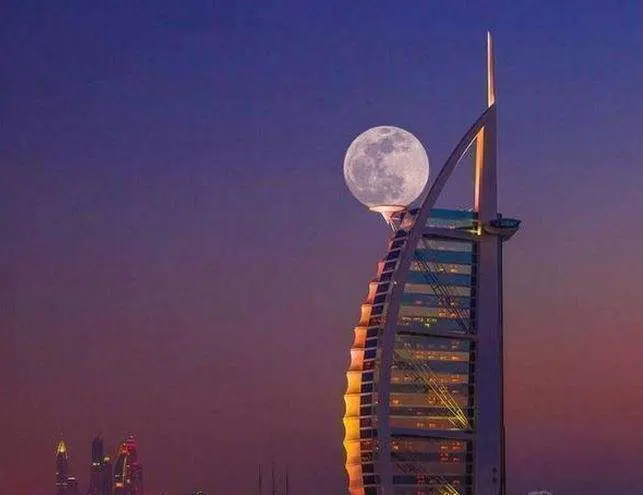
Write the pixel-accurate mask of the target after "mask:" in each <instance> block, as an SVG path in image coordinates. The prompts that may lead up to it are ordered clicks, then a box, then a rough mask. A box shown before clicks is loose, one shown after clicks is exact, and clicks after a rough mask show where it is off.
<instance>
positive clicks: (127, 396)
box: [0, 0, 643, 495]
mask: <svg viewBox="0 0 643 495" xmlns="http://www.w3.org/2000/svg"><path fill="white" fill-rule="evenodd" d="M241 4H244V5H241ZM0 18H1V19H2V21H1V28H0V47H2V48H1V49H0V60H1V64H2V71H0V105H1V106H0V117H1V122H2V126H1V130H0V149H1V166H0V228H1V238H2V242H0V302H1V304H2V307H1V308H0V332H1V333H0V342H1V345H0V401H1V406H0V433H1V435H2V442H1V443H2V445H1V446H0V492H1V493H4V494H11V495H50V494H51V493H53V481H54V451H55V447H56V443H57V441H58V439H59V438H60V435H61V433H63V434H64V438H65V439H66V440H67V442H68V444H69V449H70V454H71V463H72V469H73V471H74V473H75V474H76V475H77V476H78V477H79V478H80V479H81V485H82V486H83V487H86V484H87V477H88V476H87V471H88V463H89V453H90V442H91V439H92V437H93V436H94V434H95V433H96V432H98V431H102V432H103V435H104V436H105V438H106V441H107V444H108V447H109V449H110V451H112V452H113V451H114V450H115V448H116V445H117V442H118V441H120V440H121V439H122V438H123V437H124V436H125V435H126V434H127V433H128V432H134V433H135V434H136V435H137V438H138V441H139V449H140V456H141V459H142V461H143V463H144V466H145V479H146V485H147V487H148V491H147V493H148V494H154V495H156V494H157V493H159V492H160V491H161V490H168V491H169V492H170V493H171V494H172V495H183V494H184V493H187V492H188V490H190V489H192V488H193V487H201V488H203V489H205V490H206V491H208V492H209V493H211V494H215V493H226V494H228V495H246V494H249V493H251V492H252V487H253V480H254V473H255V470H256V464H257V463H258V462H262V463H264V465H268V464H269V462H270V459H271V458H273V459H274V460H275V462H276V463H277V464H280V465H282V466H285V465H288V466H289V467H290V472H291V482H292V483H291V485H292V487H293V492H294V493H296V494H306V495H329V494H340V493H345V482H346V481H345V474H344V470H343V461H344V458H343V455H344V454H343V449H342V445H341V441H342V435H343V428H342V424H341V418H342V414H343V407H344V405H343V400H342V395H343V393H344V388H345V376H344V373H345V370H346V367H347V365H348V349H349V347H350V343H351V338H352V327H353V326H354V324H355V322H356V320H357V316H358V309H359V305H360V303H361V301H362V299H363V297H364V295H365V293H366V288H367V282H368V280H369V279H370V278H372V276H373V275H374V271H375V264H376V262H377V260H378V259H379V258H380V257H381V256H382V255H383V253H384V250H385V247H386V243H385V241H386V237H387V231H386V229H385V227H384V226H383V224H382V222H381V221H380V220H379V219H378V218H377V217H376V216H375V215H373V214H370V213H369V212H368V211H366V210H365V209H364V208H362V207H361V206H360V205H359V204H358V203H357V202H356V201H355V200H354V199H353V198H352V197H351V196H350V194H349V193H348V191H347V189H346V187H345V185H344V182H343V176H342V172H341V162H342V159H343V153H344V152H345V150H346V148H347V146H348V144H349V143H350V141H351V140H352V139H353V138H354V137H355V135H356V134H358V133H359V132H361V131H362V130H364V129H366V128H368V127H371V126H373V125H381V124H393V125H398V126H401V127H404V128H406V129H408V130H410V131H412V132H413V133H415V134H416V135H417V136H418V137H420V138H421V139H422V141H423V142H425V143H426V145H427V148H428V150H429V154H430V158H431V160H432V163H433V176H435V171H436V170H437V168H438V167H439V166H440V165H441V163H443V161H444V160H445V159H446V157H447V155H448V153H449V151H450V149H451V147H452V146H454V145H455V144H456V142H457V141H458V139H459V137H460V135H461V134H463V133H464V131H465V130H466V129H467V127H468V126H469V125H470V124H471V123H472V122H473V120H475V118H476V117H477V116H478V114H479V113H480V112H481V111H482V109H483V107H484V97H485V93H484V91H485V88H484V37H485V31H486V30H487V29H491V30H492V31H493V33H494V39H495V42H496V57H497V80H498V91H497V97H498V105H499V112H500V114H499V115H500V128H499V131H500V160H501V161H500V187H501V207H502V210H503V211H504V212H505V214H506V215H510V216H516V217H519V218H521V219H522V220H523V222H524V223H523V230H522V231H521V232H520V234H519V235H518V236H516V238H515V239H514V240H512V241H511V243H509V244H508V245H507V250H506V259H505V294H506V300H505V305H506V309H505V314H506V340H507V349H506V351H507V377H506V378H507V393H508V397H507V427H508V455H509V459H508V468H509V473H508V476H509V487H510V490H511V494H516V495H518V494H524V493H526V492H527V491H528V490H529V489H534V488H537V487H545V488H550V489H552V490H554V491H555V493H557V494H583V495H599V494H605V493H619V494H622V495H639V494H640V493H641V486H642V485H643V474H642V471H641V468H640V465H641V459H643V429H642V428H641V425H642V424H643V378H642V377H643V365H642V364H641V357H640V356H641V348H642V347H643V332H642V330H643V328H642V324H641V321H643V304H641V295H640V294H641V289H640V287H641V283H640V281H641V279H642V278H643V263H641V260H640V258H641V254H640V253H641V246H643V230H642V229H641V228H640V223H641V220H640V215H641V208H642V206H643V201H642V199H641V193H640V191H641V188H642V187H643V163H642V158H641V157H642V156H643V139H641V136H640V122H641V119H642V118H643V98H642V97H641V92H642V88H643V62H642V58H641V54H642V53H643V30H641V29H640V26H641V25H642V24H643V6H642V4H641V2H636V1H631V2H630V1H623V2H597V1H583V2H581V1H570V2H554V1H544V2H543V1H520V2H516V1H498V2H491V1H489V2H486V1H480V2H454V1H447V0H442V1H437V0H422V1H420V0H409V1H405V2H399V1H395V2H394V1H378V2H367V1H363V0H357V1H351V2H346V1H343V0H325V1H323V2H311V1H308V2H306V1H303V2H302V1H295V0H291V1H270V0H264V1H261V2H237V1H234V0H227V1H226V0H224V1H221V2H220V1H218V0H216V1H215V2H214V4H213V3H212V2H210V1H199V0H194V1H191V2H186V1H183V0H141V1H132V0H109V1H87V0H65V1H62V2H46V1H30V0H5V1H4V2H2V6H1V7H0Z"/></svg>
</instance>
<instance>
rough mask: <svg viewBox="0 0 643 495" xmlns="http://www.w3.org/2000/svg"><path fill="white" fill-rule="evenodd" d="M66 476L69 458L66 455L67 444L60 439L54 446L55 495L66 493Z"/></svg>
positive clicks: (64, 494)
mask: <svg viewBox="0 0 643 495" xmlns="http://www.w3.org/2000/svg"><path fill="white" fill-rule="evenodd" d="M68 476H69V458H68V457H67V446H66V445H65V442H64V441H63V440H61V441H60V442H58V447H57V448H56V495H66V493H67V477H68Z"/></svg>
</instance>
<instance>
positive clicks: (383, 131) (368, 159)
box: [344, 126, 429, 209]
mask: <svg viewBox="0 0 643 495" xmlns="http://www.w3.org/2000/svg"><path fill="white" fill-rule="evenodd" d="M344 179H345V180H346V185H347V186H348V189H350V191H351V193H353V195H354V196H355V197H356V198H357V200H358V201H360V202H361V203H363V204H364V205H366V206H368V207H369V208H371V209H374V208H378V207H390V206H400V207H406V206H408V205H410V204H411V203H412V202H413V201H415V200H416V199H417V198H418V197H419V196H420V194H422V191H423V190H424V186H425V185H426V183H427V181H428V180H429V157H428V156H427V154H426V150H425V149H424V146H422V143H420V141H419V140H418V139H417V138H416V137H415V136H414V135H413V134H411V133H410V132H408V131H405V130H404V129H400V128H399V127H393V126H379V127H373V128H371V129H369V130H367V131H365V132H363V133H362V134H360V135H359V136H357V138H355V140H354V141H353V142H352V143H351V145H350V146H349V147H348V151H346V157H345V158H344Z"/></svg>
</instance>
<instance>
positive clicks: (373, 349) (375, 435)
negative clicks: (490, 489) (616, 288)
mask: <svg viewBox="0 0 643 495" xmlns="http://www.w3.org/2000/svg"><path fill="white" fill-rule="evenodd" d="M413 214H414V212H410V213H407V214H406V215H411V216H412V215H413ZM475 223H476V219H475V214H474V213H472V212H464V211H455V210H433V211H432V213H431V215H430V218H429V220H428V221H427V223H426V227H427V228H426V229H425V232H424V234H423V235H422V237H421V239H420V240H419V241H418V242H417V243H416V245H414V246H407V245H406V242H407V241H406V237H407V231H406V230H403V229H401V230H398V231H397V233H396V234H395V235H394V236H393V238H392V239H391V241H390V244H389V252H388V254H387V255H386V256H385V258H384V259H383V260H382V262H380V264H379V267H378V274H377V278H376V279H375V280H373V281H372V282H371V285H370V288H369V294H368V296H367V300H366V302H365V304H364V306H363V308H362V318H361V319H360V322H359V324H358V327H356V329H355V335H356V337H355V342H354V345H353V349H352V359H351V369H350V370H349V373H348V377H349V387H348V390H347V395H346V405H347V409H346V411H347V412H346V417H345V419H344V423H345V426H346V438H345V442H344V445H345V447H346V451H347V470H348V472H349V478H350V485H349V493H351V494H356V495H357V494H359V495H375V494H378V495H379V494H380V493H381V491H380V482H381V479H380V477H381V473H380V472H379V469H381V466H382V463H383V462H389V463H390V473H391V476H392V481H393V489H394V493H395V495H407V494H408V495H411V494H412V495H419V494H427V495H428V494H435V495H438V494H440V495H443V494H447V495H456V494H459V495H468V494H471V493H473V492H472V490H473V488H472V476H473V452H472V441H471V439H468V436H469V437H470V435H471V434H472V433H473V432H474V430H475V410H474V409H475V355H476V342H475V328H474V326H475V325H474V322H475V309H476V289H475V287H476V269H477V266H476V242H475V240H474V236H469V237H470V239H468V240H467V239H466V236H465V239H464V240H463V238H462V237H463V236H462V235H457V236H453V237H449V232H450V231H453V232H457V233H458V234H460V231H461V230H462V229H466V230H467V231H469V230H471V229H474V228H475ZM405 224H406V225H412V222H409V219H408V218H407V219H406V220H405ZM407 250H412V254H411V260H410V264H409V265H408V270H407V271H406V275H405V276H401V277H400V276H398V275H399V273H398V269H399V263H400V260H401V259H402V257H403V255H404V253H406V252H407ZM395 284H403V289H402V291H401V295H400V297H399V304H398V305H397V306H396V309H391V310H389V306H391V300H390V298H391V293H392V288H393V287H394V285H395ZM394 307H395V306H394ZM391 321H394V322H395V325H394V332H393V335H392V340H391V341H390V342H392V356H391V360H390V365H389V369H387V370H386V373H383V372H382V371H383V370H382V362H383V361H382V356H383V352H386V350H385V349H384V348H383V345H382V340H383V332H384V328H385V325H386V323H387V322H391ZM389 328H390V326H389ZM383 377H386V378H383ZM381 380H386V383H381ZM384 390H386V393H385V394H384V393H383V391H384ZM382 401H387V402H388V404H387V406H388V407H387V414H386V415H383V414H382V411H383V408H382V406H383V404H382ZM381 422H386V423H387V424H386V428H382V426H383V425H382V424H380V423H381ZM381 431H387V432H389V433H388V437H387V438H383V437H382V435H381ZM384 443H387V444H388V445H389V446H390V448H389V449H387V450H388V451H389V452H390V459H382V457H381V456H382V455H383V452H385V450H384V449H383V448H382V447H383V444H384Z"/></svg>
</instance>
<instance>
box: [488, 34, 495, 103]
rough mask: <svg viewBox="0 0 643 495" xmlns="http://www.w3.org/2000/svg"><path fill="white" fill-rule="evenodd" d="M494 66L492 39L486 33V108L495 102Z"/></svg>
mask: <svg viewBox="0 0 643 495" xmlns="http://www.w3.org/2000/svg"><path fill="white" fill-rule="evenodd" d="M494 66H495V60H494V57H493V39H491V33H490V32H489V31H487V106H491V105H493V104H494V103H495V102H496V73H495V68H494Z"/></svg>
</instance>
